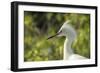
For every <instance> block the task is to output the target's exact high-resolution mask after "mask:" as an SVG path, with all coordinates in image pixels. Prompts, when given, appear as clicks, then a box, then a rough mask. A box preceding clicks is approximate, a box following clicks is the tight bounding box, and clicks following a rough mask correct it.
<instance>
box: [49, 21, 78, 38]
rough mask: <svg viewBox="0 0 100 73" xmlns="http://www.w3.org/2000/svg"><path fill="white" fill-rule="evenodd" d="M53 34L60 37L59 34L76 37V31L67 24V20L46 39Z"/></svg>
mask: <svg viewBox="0 0 100 73" xmlns="http://www.w3.org/2000/svg"><path fill="white" fill-rule="evenodd" d="M55 36H58V37H61V36H66V37H71V38H75V37H76V31H75V30H74V28H72V26H71V25H70V24H69V21H66V22H65V23H64V24H63V25H62V27H61V28H60V30H59V31H58V32H57V33H56V34H55V35H53V36H50V37H49V38H48V39H50V38H53V37H55Z"/></svg>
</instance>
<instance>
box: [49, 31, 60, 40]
mask: <svg viewBox="0 0 100 73" xmlns="http://www.w3.org/2000/svg"><path fill="white" fill-rule="evenodd" d="M60 33H61V32H58V33H56V34H55V35H52V36H50V37H48V38H47V40H48V39H51V38H53V37H56V36H57V35H59V34H60Z"/></svg>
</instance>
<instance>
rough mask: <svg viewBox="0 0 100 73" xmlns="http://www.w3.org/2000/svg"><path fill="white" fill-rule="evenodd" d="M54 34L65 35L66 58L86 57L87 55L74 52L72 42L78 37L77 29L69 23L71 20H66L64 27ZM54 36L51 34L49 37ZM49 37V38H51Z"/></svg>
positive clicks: (77, 58)
mask: <svg viewBox="0 0 100 73" xmlns="http://www.w3.org/2000/svg"><path fill="white" fill-rule="evenodd" d="M54 36H59V37H60V36H65V37H66V39H65V42H64V60H80V59H86V58H85V57H83V56H81V55H78V54H74V52H73V50H72V48H71V45H72V42H73V41H74V40H75V39H76V36H77V34H76V31H75V29H74V28H72V27H71V25H70V24H69V21H66V22H65V23H64V24H63V25H62V27H61V28H60V30H59V31H58V33H57V34H55V35H54ZM54 36H51V37H49V38H52V37H54ZM49 38H48V39H49Z"/></svg>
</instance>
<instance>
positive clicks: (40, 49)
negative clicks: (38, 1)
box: [24, 11, 90, 62]
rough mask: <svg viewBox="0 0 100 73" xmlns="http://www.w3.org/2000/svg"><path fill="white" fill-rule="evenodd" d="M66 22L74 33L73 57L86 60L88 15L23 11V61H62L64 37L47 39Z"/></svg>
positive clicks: (88, 28)
mask: <svg viewBox="0 0 100 73" xmlns="http://www.w3.org/2000/svg"><path fill="white" fill-rule="evenodd" d="M67 20H70V25H72V26H73V28H74V29H75V30H76V32H77V38H76V40H75V41H74V42H73V44H72V49H73V50H74V53H76V54H79V55H82V56H84V57H87V58H90V15H89V14H79V13H54V12H31V11H24V61H25V62H31V61H50V60H63V44H64V40H65V37H55V38H52V39H50V40H47V38H48V36H50V35H54V34H55V33H56V32H57V31H58V30H59V29H60V27H61V26H62V24H63V23H64V22H65V21H67Z"/></svg>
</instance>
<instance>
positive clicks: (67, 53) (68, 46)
mask: <svg viewBox="0 0 100 73" xmlns="http://www.w3.org/2000/svg"><path fill="white" fill-rule="evenodd" d="M72 42H73V40H72V39H71V38H70V37H68V38H66V40H65V42H64V60H67V59H68V58H69V56H70V55H72V54H73V50H72V49H71V44H72Z"/></svg>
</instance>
